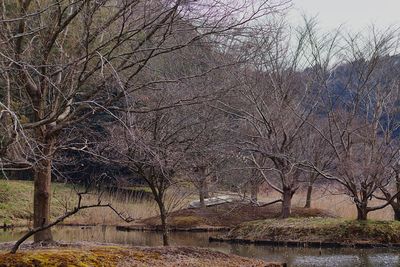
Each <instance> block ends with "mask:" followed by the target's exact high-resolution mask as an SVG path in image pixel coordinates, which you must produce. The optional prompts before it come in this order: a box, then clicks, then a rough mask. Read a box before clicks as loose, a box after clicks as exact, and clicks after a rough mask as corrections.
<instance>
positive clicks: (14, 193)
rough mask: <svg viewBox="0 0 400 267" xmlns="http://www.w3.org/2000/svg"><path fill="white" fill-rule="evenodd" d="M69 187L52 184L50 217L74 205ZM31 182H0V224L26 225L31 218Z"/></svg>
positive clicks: (73, 198)
mask: <svg viewBox="0 0 400 267" xmlns="http://www.w3.org/2000/svg"><path fill="white" fill-rule="evenodd" d="M75 200H76V198H75V194H74V191H73V189H72V187H71V186H69V185H65V184H57V183H53V184H52V198H51V215H52V217H55V216H59V215H60V214H62V213H63V212H64V211H65V207H66V206H69V207H71V206H72V205H73V204H74V203H75ZM32 210H33V182H32V181H13V180H0V224H4V223H6V224H26V223H27V221H29V220H30V219H31V217H32Z"/></svg>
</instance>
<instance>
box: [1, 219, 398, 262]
mask: <svg viewBox="0 0 400 267" xmlns="http://www.w3.org/2000/svg"><path fill="white" fill-rule="evenodd" d="M22 234H23V232H21V231H20V230H14V231H4V232H0V242H7V241H13V240H16V239H17V238H18V237H19V236H21V235H22ZM53 234H54V238H55V239H56V240H64V241H68V242H74V241H77V240H83V241H94V242H101V243H117V244H129V245H137V246H161V245H162V238H161V235H160V233H155V232H141V231H133V232H121V231H117V230H116V229H115V227H106V226H96V227H83V228H82V227H65V226H64V227H56V228H55V229H54V231H53ZM209 235H210V234H209V233H189V232H173V233H171V236H170V240H171V244H172V245H179V246H197V247H207V248H210V249H214V250H218V251H221V252H225V253H233V254H237V255H240V256H246V257H252V258H259V259H264V260H267V261H284V262H287V263H288V264H289V266H363V267H364V266H400V252H399V251H398V250H390V249H373V250H372V249H366V250H361V249H358V250H355V249H311V248H285V247H269V246H257V245H240V244H226V243H209V242H208V237H209Z"/></svg>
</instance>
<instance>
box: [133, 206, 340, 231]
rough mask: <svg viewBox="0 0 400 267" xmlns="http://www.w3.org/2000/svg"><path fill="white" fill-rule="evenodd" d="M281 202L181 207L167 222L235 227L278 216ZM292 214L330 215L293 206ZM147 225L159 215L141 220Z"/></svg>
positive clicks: (181, 225)
mask: <svg viewBox="0 0 400 267" xmlns="http://www.w3.org/2000/svg"><path fill="white" fill-rule="evenodd" d="M280 213H281V204H279V203H277V204H274V205H268V206H264V207H256V206H253V205H251V204H248V203H241V202H233V203H225V204H221V205H217V206H212V207H206V208H198V209H181V210H177V211H174V212H171V213H170V214H169V216H168V223H169V225H170V226H171V227H175V228H191V227H208V226H211V227H235V226H237V225H239V224H241V223H243V222H248V221H254V220H263V219H271V218H278V217H280ZM293 216H296V217H317V216H319V217H328V218H329V217H332V216H331V214H329V212H326V211H324V210H319V209H305V208H299V207H294V208H293ZM141 223H142V224H144V225H147V226H157V225H159V224H160V218H159V217H151V218H147V219H144V220H142V221H141Z"/></svg>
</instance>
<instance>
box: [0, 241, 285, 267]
mask: <svg viewBox="0 0 400 267" xmlns="http://www.w3.org/2000/svg"><path fill="white" fill-rule="evenodd" d="M11 266H19V267H28V266H48V267H52V266H80V267H86V266H103V267H108V266H254V267H257V266H283V265H282V264H267V263H266V262H264V261H261V260H255V259H247V258H242V257H239V256H235V255H227V254H224V253H221V252H216V251H210V250H205V249H200V248H189V247H158V248H157V247H155V248H140V247H118V246H112V247H104V246H97V247H96V246H92V247H90V246H89V247H87V246H85V247H79V248H74V247H69V248H49V249H39V250H28V251H22V252H18V253H16V254H8V253H4V252H3V253H1V252H0V267H11Z"/></svg>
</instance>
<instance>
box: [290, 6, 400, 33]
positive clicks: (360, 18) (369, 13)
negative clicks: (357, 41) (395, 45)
mask: <svg viewBox="0 0 400 267" xmlns="http://www.w3.org/2000/svg"><path fill="white" fill-rule="evenodd" d="M292 3H293V11H291V12H290V20H291V21H292V22H293V24H297V23H299V21H300V20H301V16H302V14H305V15H306V16H307V17H310V16H313V17H314V16H316V15H317V19H318V22H319V24H320V26H321V27H322V29H323V30H332V29H335V28H337V27H338V26H340V25H341V24H344V26H345V27H346V29H348V30H350V31H363V30H365V29H366V28H367V27H368V26H371V24H372V23H374V24H376V25H377V26H378V27H379V28H386V27H388V26H397V27H400V0H292Z"/></svg>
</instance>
